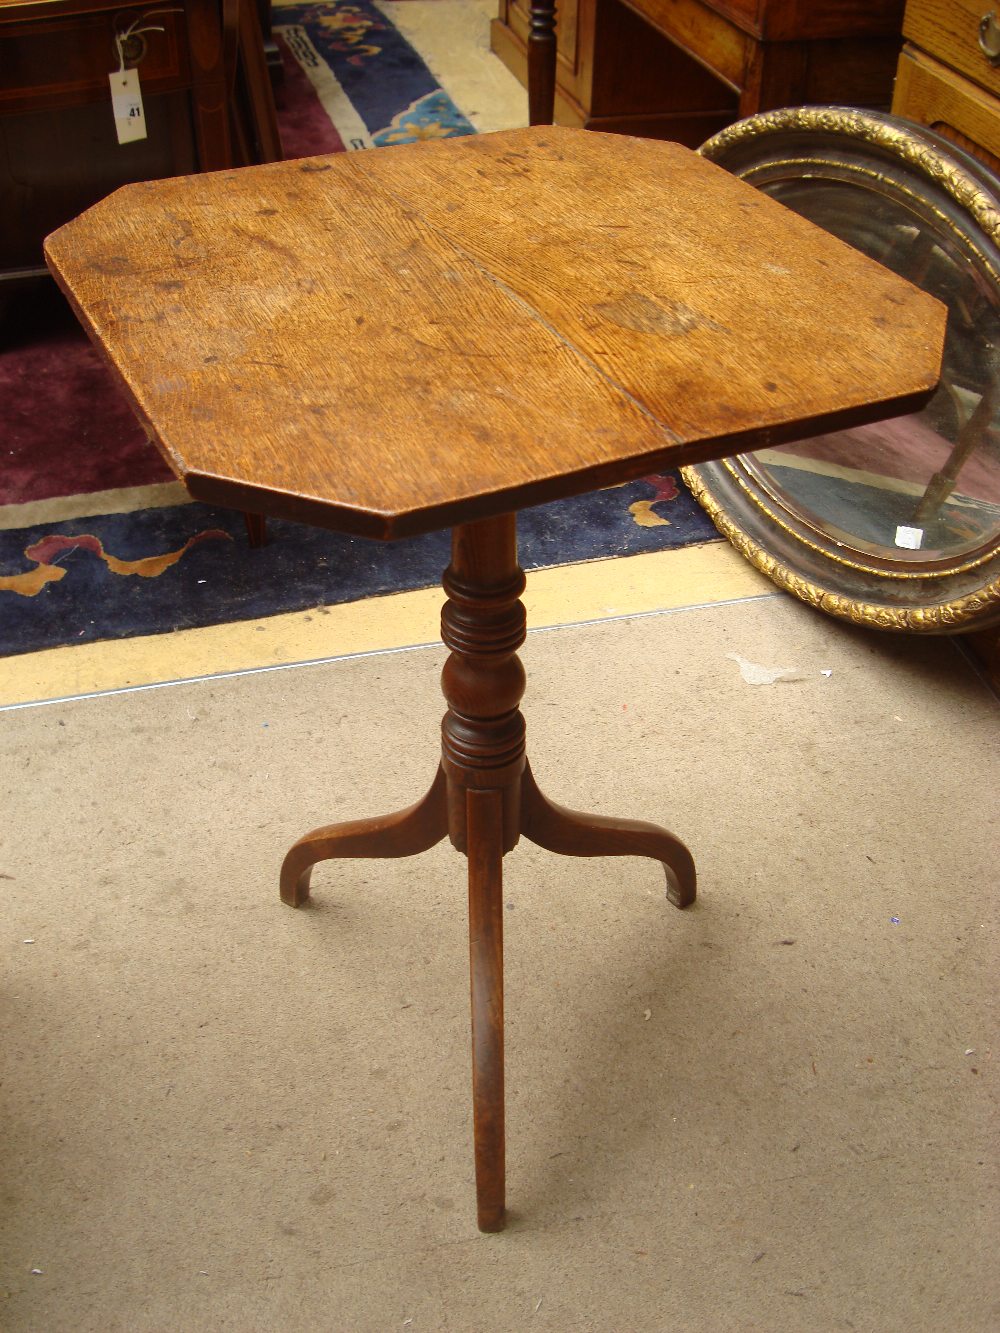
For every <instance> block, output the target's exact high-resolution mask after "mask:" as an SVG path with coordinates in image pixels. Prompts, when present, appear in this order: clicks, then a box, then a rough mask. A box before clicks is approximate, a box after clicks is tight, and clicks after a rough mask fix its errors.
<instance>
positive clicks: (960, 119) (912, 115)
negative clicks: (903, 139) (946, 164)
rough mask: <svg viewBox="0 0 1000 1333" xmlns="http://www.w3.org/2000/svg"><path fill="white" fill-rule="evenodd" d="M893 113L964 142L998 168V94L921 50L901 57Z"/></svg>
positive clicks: (999, 120)
mask: <svg viewBox="0 0 1000 1333" xmlns="http://www.w3.org/2000/svg"><path fill="white" fill-rule="evenodd" d="M892 110H893V114H894V115H897V116H904V117H905V118H906V119H907V120H915V121H916V122H917V123H918V124H919V125H926V126H928V128H930V129H932V130H937V132H938V133H939V134H943V135H944V136H945V138H947V139H952V140H953V141H954V142H956V143H958V144H961V146H962V147H963V148H965V149H966V150H967V151H968V152H971V153H974V154H975V155H976V156H977V157H979V158H980V159H981V160H982V161H983V162H985V163H986V165H987V166H989V167H992V168H993V169H994V170H996V169H997V167H998V166H1000V98H996V97H992V96H991V95H990V94H989V93H987V92H984V91H983V89H982V88H980V87H979V86H978V84H975V83H972V82H971V80H969V79H963V78H962V76H961V75H960V74H956V73H955V72H954V70H951V69H949V68H948V67H947V66H946V65H942V64H940V63H939V62H938V61H936V60H932V59H930V58H929V57H928V56H925V55H923V54H922V53H921V52H919V51H914V50H904V52H903V54H902V55H901V56H900V58H899V69H898V71H897V74H896V91H895V95H894V96H893V99H892Z"/></svg>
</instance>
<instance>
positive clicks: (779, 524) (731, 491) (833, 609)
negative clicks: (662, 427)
mask: <svg viewBox="0 0 1000 1333" xmlns="http://www.w3.org/2000/svg"><path fill="white" fill-rule="evenodd" d="M783 144H788V145H789V152H788V153H787V154H785V155H784V156H782V152H781V150H782V145H783ZM845 149H846V150H848V153H849V155H850V159H851V160H850V162H849V163H847V165H846V166H845ZM699 151H700V152H701V153H702V155H703V156H705V157H707V158H709V159H710V160H712V161H715V162H718V163H719V164H720V165H721V166H724V167H726V168H727V169H728V170H731V171H734V172H735V174H737V175H739V176H741V177H742V178H743V179H744V180H747V181H749V182H750V183H751V184H755V183H756V181H755V177H756V176H761V177H763V178H764V181H763V185H766V183H767V177H768V176H771V177H772V178H780V177H776V173H779V172H780V171H782V170H784V171H786V175H785V176H784V179H790V178H792V177H793V176H794V174H795V173H796V172H800V173H801V174H802V175H803V176H804V175H805V174H807V172H808V173H810V174H816V171H817V168H822V167H823V164H824V155H825V158H826V162H827V163H828V165H829V168H830V170H831V173H833V171H834V169H835V170H836V172H838V173H840V174H839V175H837V179H843V172H844V171H845V170H847V169H849V170H850V171H851V172H852V177H854V178H855V183H861V184H866V185H870V188H872V189H873V190H874V191H880V190H881V191H882V192H883V193H884V194H886V195H889V196H890V197H891V196H892V194H893V191H895V192H896V194H897V195H898V194H899V191H900V188H901V187H900V185H899V182H898V179H897V180H895V181H890V180H889V179H888V177H887V175H886V174H885V170H886V168H885V164H886V163H887V162H888V163H890V164H892V165H893V166H894V167H896V168H897V170H898V169H899V168H900V167H901V168H903V169H904V170H908V171H909V172H911V173H912V174H913V176H914V180H915V182H916V183H917V184H918V185H920V186H923V185H926V188H927V195H926V197H922V198H921V203H922V204H923V206H924V211H925V212H928V213H929V214H930V215H932V216H933V219H934V223H935V226H939V227H941V228H943V229H948V230H950V231H951V232H952V233H954V234H955V235H956V236H958V237H960V240H961V245H962V247H963V248H964V249H965V250H966V251H969V249H970V246H971V247H972V248H973V249H974V253H975V256H976V260H977V262H978V264H979V266H980V268H981V270H982V271H983V272H984V273H985V274H986V276H987V278H988V279H989V281H991V282H993V283H996V284H997V287H998V289H1000V263H998V256H1000V196H998V193H997V186H996V185H994V184H993V183H992V178H991V177H989V176H988V174H987V173H986V171H985V168H980V167H979V165H978V164H977V163H975V162H973V161H972V159H970V158H967V157H965V155H964V154H960V153H958V152H956V150H955V149H954V148H953V147H952V146H951V145H950V144H948V143H947V142H946V141H945V140H943V139H941V138H940V137H939V136H938V135H936V134H933V133H932V132H931V131H929V130H924V129H922V128H921V127H919V126H917V125H911V124H909V123H907V122H906V121H902V120H899V119H897V118H894V117H891V116H886V115H881V114H878V113H875V112H867V111H860V110H855V109H850V108H843V107H793V108H789V109H787V110H782V111H768V112H764V113H762V114H760V115H757V116H752V117H750V118H749V119H748V120H744V121H739V122H738V123H737V124H735V125H732V126H730V127H729V128H728V129H725V130H723V131H722V132H721V133H719V134H717V135H715V136H714V137H713V138H712V139H710V140H709V141H708V142H707V143H706V144H704V145H703V146H702V148H701V149H700V150H699ZM834 154H839V156H837V157H836V160H834V157H833V155H834ZM762 187H763V186H762ZM933 198H938V199H939V200H943V201H944V203H945V204H946V205H947V206H946V207H935V206H934V205H933ZM977 235H978V237H979V238H980V240H981V244H979V243H975V241H974V239H973V238H975V237H976V236H977ZM842 239H847V238H842ZM998 303H1000V295H998ZM682 475H683V477H684V480H685V481H686V482H687V484H688V486H689V487H690V489H691V491H692V493H693V494H694V496H695V497H696V499H697V500H698V501H699V502H700V504H701V505H702V506H703V507H704V509H705V510H706V511H707V513H708V514H709V516H710V517H711V519H712V521H713V522H714V523H715V525H716V527H717V528H718V529H719V531H720V532H721V533H722V534H723V536H725V537H726V538H727V539H728V540H729V541H730V542H731V543H732V545H733V546H735V547H736V549H737V550H738V551H739V552H740V554H741V555H743V556H745V557H746V558H747V559H748V560H749V561H750V562H751V563H752V564H753V565H755V566H756V568H757V569H759V570H760V571H761V573H763V574H765V575H766V576H767V577H768V578H769V579H770V580H771V581H772V582H773V583H775V584H777V585H778V587H780V588H782V589H784V590H785V591H786V592H790V593H792V594H793V595H794V596H796V597H798V598H799V599H800V600H802V601H804V602H807V603H808V604H809V605H810V606H814V607H816V608H817V609H819V610H822V611H825V612H827V613H829V614H830V615H834V616H838V617H840V618H841V619H844V620H849V621H852V622H854V623H855V624H861V625H867V626H871V627H873V628H876V629H884V630H896V631H908V632H919V633H929V634H944V633H955V632H964V631H968V630H979V629H985V628H988V627H989V626H991V625H993V624H996V623H1000V531H998V532H997V533H996V534H995V536H994V537H993V538H991V539H990V541H989V542H987V543H986V544H985V545H984V546H983V547H981V548H980V549H979V550H977V551H975V552H972V553H971V554H967V555H964V556H963V557H962V558H961V559H958V558H956V559H955V560H954V561H942V562H940V563H938V564H937V565H933V564H927V565H922V566H913V565H912V564H906V563H904V562H901V561H899V562H894V561H893V560H892V557H891V553H889V552H888V550H887V551H886V555H885V557H880V556H872V555H871V554H865V553H863V552H860V551H854V550H852V549H851V548H850V547H849V546H847V547H845V546H844V544H842V543H838V542H833V541H827V540H824V539H823V538H822V537H821V536H820V535H819V534H817V532H816V530H815V529H814V528H813V527H812V525H811V524H809V523H808V522H807V521H805V520H804V519H800V518H799V516H797V515H796V513H795V512H794V509H792V508H790V507H789V506H787V505H785V504H782V503H781V502H780V501H778V500H777V497H776V496H775V495H774V494H773V493H771V492H770V491H769V489H768V488H767V487H766V486H765V485H764V484H763V483H762V481H761V479H760V474H759V473H758V471H757V469H756V466H755V463H754V455H753V454H744V455H738V456H736V457H735V458H731V459H726V460H725V461H723V462H720V463H712V464H698V465H695V466H690V467H686V468H683V469H682Z"/></svg>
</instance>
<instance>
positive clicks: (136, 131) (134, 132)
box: [108, 69, 146, 143]
mask: <svg viewBox="0 0 1000 1333" xmlns="http://www.w3.org/2000/svg"><path fill="white" fill-rule="evenodd" d="M108 79H109V81H110V83H111V110H112V111H113V112H114V117H115V132H116V133H117V135H118V142H119V143H134V141H135V140H136V139H145V137H146V117H145V115H144V114H143V109H142V93H141V92H140V91H139V71H138V70H137V69H125V70H119V71H118V72H117V73H116V74H109V75H108Z"/></svg>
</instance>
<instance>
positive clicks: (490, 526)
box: [281, 515, 696, 1231]
mask: <svg viewBox="0 0 1000 1333" xmlns="http://www.w3.org/2000/svg"><path fill="white" fill-rule="evenodd" d="M443 583H444V589H445V592H446V593H447V598H448V599H447V601H446V603H445V607H444V611H443V613H442V637H443V638H444V641H445V643H446V645H447V646H448V647H449V648H450V649H451V650H452V651H451V656H450V657H449V658H448V661H447V663H446V664H445V668H444V672H443V674H442V686H443V689H444V694H445V698H446V699H447V701H448V712H447V713H446V714H445V717H444V721H443V723H442V757H441V765H440V767H439V768H438V771H437V774H436V776H435V778H434V781H433V783H432V784H431V788H430V790H429V791H428V793H427V795H426V796H424V798H423V799H422V800H420V801H418V802H417V803H416V804H415V805H411V806H409V807H408V808H407V809H405V810H400V811H398V812H397V813H396V814H392V815H386V816H384V817H382V818H375V819H361V820H354V821H352V822H350V823H343V824H331V825H329V826H328V827H326V828H320V829H315V830H314V831H313V832H312V833H307V834H306V835H305V837H303V838H300V839H299V841H298V842H296V843H295V844H294V845H293V846H292V848H291V849H290V850H289V852H288V854H287V856H286V857H285V860H284V863H283V865H282V868H281V898H282V901H283V902H286V903H288V904H289V905H290V906H292V907H299V906H301V904H302V903H304V902H305V901H306V899H307V898H308V896H309V880H310V876H311V874H312V868H313V866H314V865H315V864H316V863H317V862H318V861H327V860H334V859H337V858H341V857H343V858H350V857H395V856H414V855H416V854H417V853H418V852H423V851H427V850H428V848H430V847H433V846H434V845H435V844H436V843H438V842H440V841H441V840H442V839H443V838H444V837H446V836H447V837H449V838H450V839H451V841H452V843H453V844H454V845H455V847H456V848H457V849H458V850H459V851H460V852H464V853H465V855H466V856H467V858H468V862H469V963H470V977H471V989H472V1101H473V1129H474V1137H475V1153H476V1200H477V1208H478V1222H479V1228H480V1230H481V1231H501V1230H502V1229H503V1225H504V1208H505V1168H504V1142H505V1140H504V1073H503V901H502V882H503V879H502V876H503V858H504V856H505V855H506V853H507V852H509V851H510V850H511V849H512V848H513V847H514V846H515V845H516V844H517V842H518V839H519V838H520V837H521V836H522V835H523V836H524V837H526V838H527V839H528V840H529V841H530V842H534V843H536V844H537V845H538V846H539V847H544V848H546V849H547V850H548V851H551V852H558V853H561V854H562V855H564V856H649V857H652V858H653V859H654V860H657V861H659V862H660V863H661V865H662V866H663V868H664V870H665V872H666V877H667V897H668V899H669V900H670V901H671V902H672V903H673V904H674V905H675V906H676V907H687V906H689V905H690V904H691V903H693V902H694V899H695V883H696V881H695V867H694V861H693V859H692V857H691V853H690V852H689V851H688V849H687V848H686V847H685V846H684V844H683V843H682V842H680V841H679V839H677V838H675V837H674V835H673V834H672V833H668V832H667V831H666V830H665V829H661V828H658V827H657V826H656V825H655V824H645V823H640V822H639V821H637V820H625V819H607V818H604V817H603V816H601V815H585V814H577V813H576V812H574V811H572V810H566V809H563V807H562V806H558V805H555V804H554V803H553V802H552V801H550V800H548V798H547V797H545V796H544V795H543V794H542V792H541V791H540V790H539V788H538V785H537V784H536V782H535V779H534V777H533V775H532V772H531V769H530V767H529V765H528V762H527V758H526V756H525V749H524V719H523V717H522V715H521V712H520V709H519V708H518V703H519V701H520V699H521V695H522V694H523V692H524V672H523V670H522V668H521V664H520V661H519V659H518V657H517V649H518V648H519V647H520V645H521V643H522V642H523V640H524V633H525V618H524V607H523V606H522V604H521V602H520V600H519V598H520V594H521V592H522V591H523V589H524V575H523V573H522V571H521V569H520V567H519V566H518V564H517V548H516V529H515V520H514V516H513V515H505V516H504V517H501V518H493V519H484V520H482V521H481V522H478V523H467V524H464V525H462V526H461V527H458V528H456V529H455V530H454V534H453V539H452V561H451V564H450V565H449V567H448V569H447V570H446V571H445V575H444V580H443Z"/></svg>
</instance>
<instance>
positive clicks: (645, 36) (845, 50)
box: [492, 0, 903, 146]
mask: <svg viewBox="0 0 1000 1333" xmlns="http://www.w3.org/2000/svg"><path fill="white" fill-rule="evenodd" d="M902 14H903V3H902V0H867V3H862V0H628V3H625V0H563V3H562V4H561V5H560V6H559V12H558V18H557V36H558V49H559V54H558V61H557V82H556V112H555V116H556V120H557V122H559V123H560V124H566V125H585V126H587V127H588V128H591V129H602V130H613V131H623V132H627V133H636V134H645V135H649V136H653V137H661V138H671V139H677V140H679V141H680V142H681V143H686V144H689V145H691V146H696V145H697V144H700V143H702V142H703V141H704V140H705V139H706V138H708V137H709V135H711V134H713V133H715V131H716V130H719V129H722V128H723V126H725V125H728V124H730V123H731V122H732V121H733V120H736V119H737V118H739V117H741V116H748V115H752V114H753V113H754V112H756V111H764V110H769V109H771V108H774V107H779V106H789V105H794V104H801V103H809V102H814V103H817V102H839V103H843V104H846V105H849V106H869V107H881V108H887V107H888V106H889V101H890V98H891V95H892V79H893V74H894V72H895V68H896V60H897V57H898V54H899V48H900V44H901V41H902V37H901V27H902ZM527 33H528V3H527V0H500V12H499V15H498V17H497V19H496V20H495V21H494V24H493V29H492V44H493V49H494V51H496V53H497V54H498V55H499V56H500V57H501V58H502V59H503V60H504V61H505V62H506V63H507V65H508V66H509V67H510V68H511V69H513V70H514V72H515V73H516V74H517V75H518V76H519V77H520V78H522V79H523V78H524V73H525V46H526V40H527Z"/></svg>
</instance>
